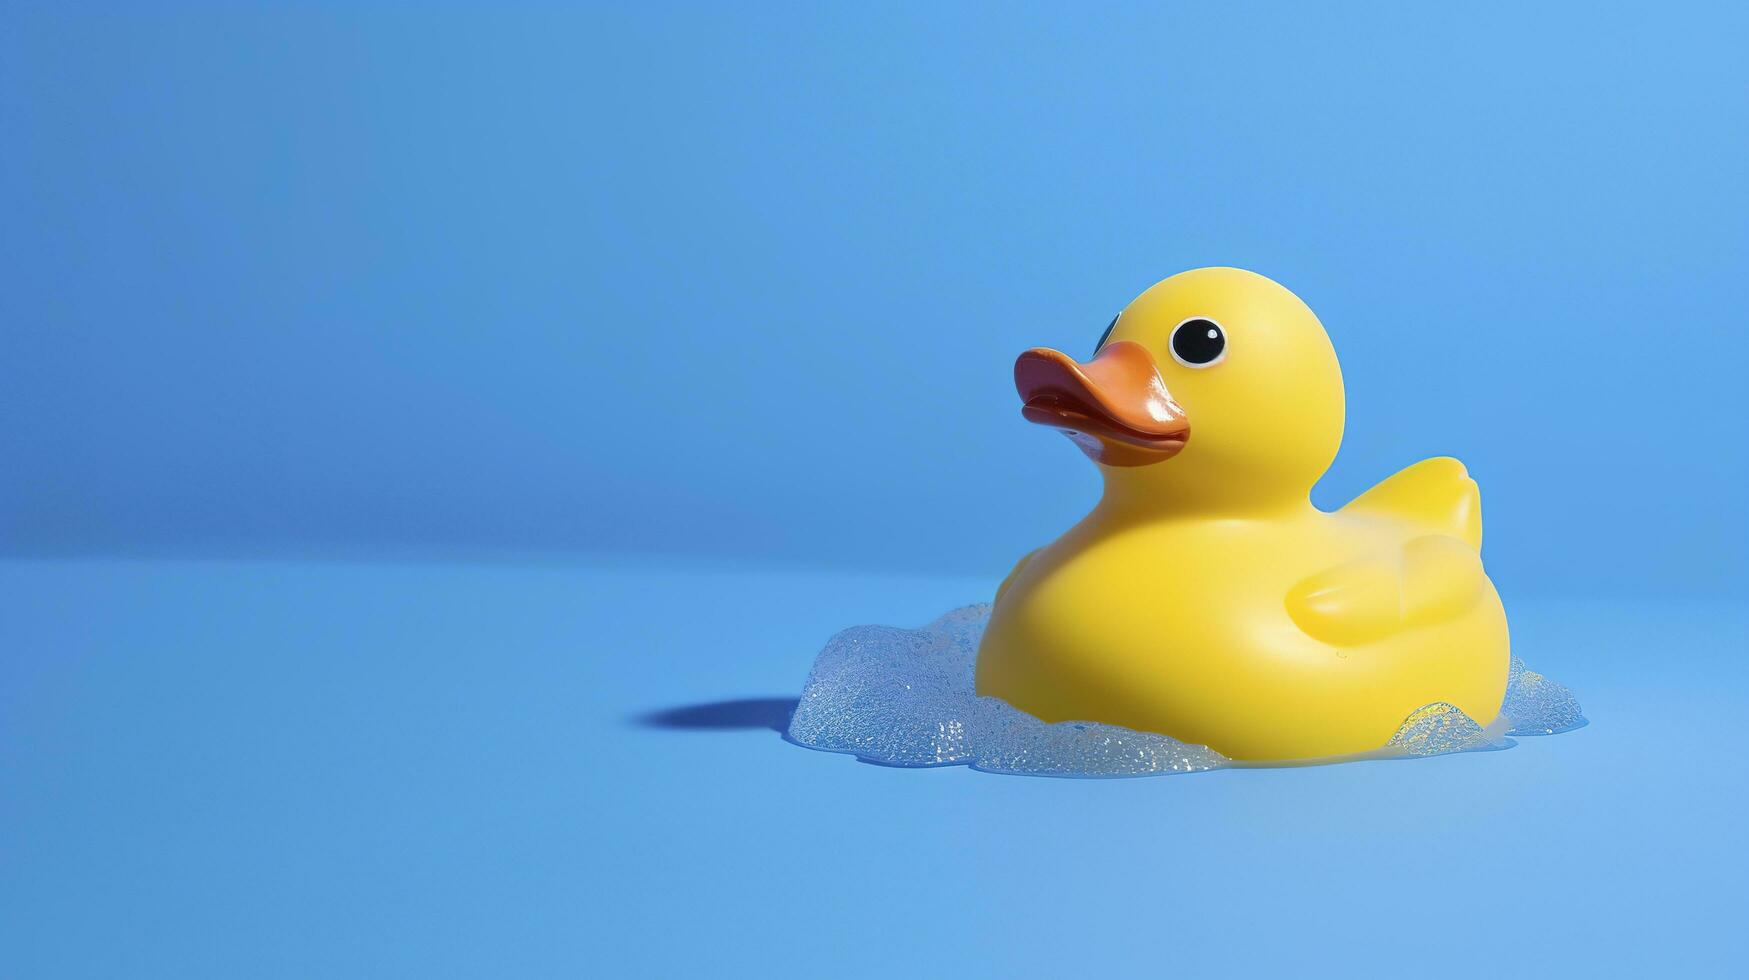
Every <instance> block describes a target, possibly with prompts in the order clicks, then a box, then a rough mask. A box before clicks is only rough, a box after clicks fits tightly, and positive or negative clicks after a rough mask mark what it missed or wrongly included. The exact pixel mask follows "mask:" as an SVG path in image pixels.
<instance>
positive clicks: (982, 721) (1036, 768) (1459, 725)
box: [789, 603, 1584, 776]
mask: <svg viewBox="0 0 1749 980" xmlns="http://www.w3.org/2000/svg"><path fill="white" fill-rule="evenodd" d="M989 618H990V606H989V604H988V603H982V604H979V605H973V606H966V607H964V608H961V609H956V610H954V611H952V612H950V613H947V614H946V615H944V616H942V617H941V618H940V619H937V620H936V621H935V622H933V623H930V624H929V625H928V626H925V627H923V628H922V629H915V630H908V629H897V628H895V627H891V626H858V627H854V628H852V629H847V630H844V631H843V632H841V633H839V634H838V635H837V636H834V637H833V638H832V640H831V642H829V643H827V644H826V648H825V649H824V650H822V651H820V655H819V656H818V657H817V658H816V659H815V661H814V668H813V670H812V672H810V673H809V675H808V682H807V686H806V687H805V688H804V689H803V691H802V696H801V700H800V702H799V703H798V704H797V706H796V711H795V714H794V716H793V717H792V718H791V720H790V727H789V737H790V740H791V741H794V742H796V743H798V744H800V745H805V746H807V747H809V748H814V749H821V750H824V751H828V752H845V753H850V754H854V755H856V756H858V757H859V758H863V759H867V760H869V761H871V762H878V763H882V764H884V765H893V766H912V767H923V766H942V765H970V766H972V767H974V768H977V769H983V770H986V771H989V772H1001V773H1018V774H1026V775H1043V776H1146V775H1152V774H1156V773H1180V772H1202V771H1205V770H1209V769H1220V768H1225V767H1227V766H1231V765H1234V764H1235V763H1234V762H1233V760H1231V759H1228V758H1227V757H1226V756H1224V755H1222V754H1221V753H1219V752H1216V751H1214V750H1213V749H1210V748H1208V747H1207V746H1203V745H1192V744H1189V743H1186V742H1181V741H1179V740H1177V739H1175V738H1169V737H1167V736H1165V735H1157V734H1154V733H1152V732H1137V731H1132V730H1130V729H1127V728H1120V727H1118V726H1116V725H1105V724H1100V723H1098V722H1077V721H1066V722H1058V723H1055V724H1047V723H1045V722H1044V721H1041V720H1040V719H1038V718H1035V717H1033V716H1032V715H1029V714H1027V713H1026V712H1024V711H1020V710H1018V709H1016V708H1015V707H1013V706H1012V705H1009V704H1008V703H1007V702H1005V701H1002V700H1000V699H997V698H991V697H980V696H978V694H977V691H976V689H975V687H974V676H975V673H976V667H977V657H978V641H979V639H980V638H981V637H982V636H983V635H984V627H985V625H986V624H987V623H988V622H989ZM1512 663H1513V665H1512V673H1511V675H1510V679H1509V684H1508V688H1507V692H1506V706H1505V707H1504V708H1503V709H1502V714H1503V715H1506V716H1507V717H1509V718H1510V724H1511V726H1512V734H1553V733H1554V732H1560V731H1567V730H1569V729H1571V728H1576V727H1578V726H1579V725H1582V724H1584V718H1583V717H1582V716H1580V714H1579V704H1578V702H1577V701H1575V700H1574V699H1573V696H1572V694H1571V693H1570V692H1568V691H1567V689H1566V688H1564V687H1562V686H1560V685H1559V684H1556V683H1554V682H1553V681H1550V680H1548V679H1547V678H1545V677H1543V676H1542V675H1540V674H1536V673H1533V672H1531V671H1527V670H1525V669H1524V666H1523V664H1522V663H1520V662H1519V661H1518V660H1517V659H1516V658H1514V660H1513V662H1512ZM1500 727H1501V725H1500V724H1496V725H1493V726H1489V727H1488V728H1486V729H1484V728H1483V727H1482V726H1481V725H1478V724H1476V722H1475V721H1474V720H1473V719H1471V718H1469V717H1468V716H1467V715H1465V714H1464V713H1463V712H1462V711H1460V710H1459V709H1458V708H1456V707H1454V706H1453V705H1450V704H1445V703H1443V702H1436V703H1434V704H1430V705H1427V706H1425V707H1422V708H1420V709H1418V710H1416V711H1415V712H1413V713H1412V714H1410V716H1409V717H1408V718H1407V719H1405V721H1404V723H1403V727H1402V729H1401V730H1399V731H1398V732H1397V734H1396V735H1395V736H1393V737H1392V738H1391V740H1390V742H1389V743H1388V744H1387V745H1385V746H1381V747H1380V749H1379V750H1378V751H1377V752H1374V753H1368V754H1367V756H1363V757H1392V756H1405V755H1409V756H1424V755H1442V754H1446V753H1450V752H1465V751H1472V750H1475V749H1484V748H1499V747H1503V746H1504V745H1509V744H1510V741H1507V742H1504V743H1502V742H1501V741H1500V740H1499V739H1498V737H1497V732H1498V730H1499V728H1500Z"/></svg>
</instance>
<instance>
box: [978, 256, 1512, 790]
mask: <svg viewBox="0 0 1749 980" xmlns="http://www.w3.org/2000/svg"><path fill="white" fill-rule="evenodd" d="M1217 314H1218V315H1219V317H1220V319H1221V322H1222V323H1223V324H1226V326H1225V328H1224V332H1225V334H1227V335H1228V338H1227V339H1223V341H1222V347H1223V350H1222V351H1221V352H1220V353H1219V355H1218V357H1219V359H1220V360H1221V361H1225V362H1226V363H1220V364H1219V366H1218V367H1215V368H1214V369H1213V370H1209V371H1206V372H1199V373H1191V372H1192V371H1196V370H1197V369H1198V368H1199V367H1200V365H1198V364H1196V363H1194V361H1192V362H1189V363H1187V362H1186V361H1185V360H1184V359H1181V358H1179V357H1178V356H1177V355H1176V354H1174V355H1173V357H1172V358H1171V360H1169V361H1168V363H1167V364H1166V365H1159V366H1157V368H1156V371H1157V374H1156V379H1157V380H1159V381H1161V382H1162V384H1163V385H1164V387H1165V388H1166V389H1169V390H1170V392H1171V395H1170V396H1168V397H1166V398H1165V404H1166V405H1167V406H1169V407H1168V408H1167V409H1166V410H1163V411H1155V412H1154V413H1153V415H1154V417H1155V421H1154V422H1152V423H1150V422H1148V421H1147V420H1146V418H1145V417H1144V416H1143V415H1139V414H1138V415H1134V416H1124V415H1122V413H1121V411H1119V410H1117V409H1113V410H1110V411H1108V410H1107V409H1106V407H1105V406H1106V405H1107V403H1115V402H1116V400H1117V398H1119V397H1121V395H1114V394H1113V390H1114V388H1121V387H1122V386H1123V385H1124V384H1128V383H1129V381H1126V380H1124V379H1126V378H1128V379H1129V380H1134V378H1135V377H1140V374H1139V373H1138V372H1139V370H1140V365H1141V360H1140V357H1141V355H1140V353H1139V352H1140V351H1141V350H1145V349H1147V348H1149V347H1153V348H1156V349H1157V348H1158V347H1159V345H1160V344H1161V342H1162V341H1163V340H1164V338H1163V337H1159V336H1155V334H1159V333H1161V332H1162V330H1163V329H1165V330H1169V329H1172V327H1173V326H1174V325H1181V324H1182V323H1183V322H1185V318H1187V317H1191V318H1197V319H1195V320H1194V321H1193V322H1195V323H1197V324H1199V325H1200V324H1203V323H1210V324H1212V323H1213V322H1214V319H1215V316H1216V315H1217ZM1205 316H1206V317H1209V319H1207V320H1204V319H1201V318H1202V317H1205ZM1126 321H1127V323H1126ZM1306 321H1309V323H1308V322H1306ZM1161 324H1166V325H1167V326H1166V327H1164V328H1162V327H1161ZM1117 326H1118V327H1119V328H1120V329H1121V331H1122V332H1114V333H1113V334H1112V341H1111V344H1110V345H1105V346H1106V348H1107V349H1108V350H1109V349H1111V348H1112V347H1113V346H1114V345H1115V346H1116V347H1119V348H1123V349H1119V350H1117V351H1116V352H1115V353H1114V354H1113V355H1112V356H1113V357H1114V358H1124V357H1129V358H1132V359H1133V363H1130V364H1127V365H1120V367H1121V368H1122V370H1119V369H1118V368H1113V367H1112V366H1111V365H1110V364H1106V365H1104V366H1095V365H1097V364H1098V362H1097V361H1096V362H1095V365H1089V366H1087V367H1085V368H1083V367H1081V366H1078V365H1077V366H1075V367H1074V368H1073V369H1070V368H1065V367H1059V366H1053V365H1059V364H1060V362H1055V361H1053V362H1051V363H1049V364H1043V365H1041V364H1037V363H1035V364H1034V365H1033V366H1032V367H1030V368H1025V369H1024V370H1023V371H1022V372H1021V374H1022V375H1023V376H1024V377H1023V382H1022V389H1023V391H1022V393H1023V396H1026V397H1028V405H1029V412H1028V417H1029V418H1034V420H1035V421H1045V422H1047V424H1053V425H1057V426H1058V427H1061V428H1065V429H1069V430H1070V431H1071V433H1072V437H1074V438H1076V440H1077V443H1078V444H1079V445H1081V446H1082V448H1084V449H1086V450H1087V451H1088V453H1089V455H1092V456H1094V458H1095V459H1096V460H1097V461H1099V462H1100V463H1101V464H1102V469H1103V470H1104V471H1105V473H1106V483H1107V486H1106V494H1105V496H1104V498H1103V499H1102V500H1101V502H1100V504H1099V506H1098V507H1097V508H1096V509H1095V510H1094V511H1093V513H1091V514H1090V515H1089V516H1088V517H1087V518H1086V519H1084V520H1083V521H1082V522H1081V523H1080V524H1078V525H1077V526H1076V527H1074V528H1073V529H1071V530H1070V531H1069V532H1068V533H1066V534H1065V535H1063V536H1062V537H1061V538H1059V539H1058V540H1057V541H1055V542H1054V543H1052V544H1050V545H1047V546H1046V547H1044V548H1041V549H1039V550H1038V551H1036V552H1034V553H1032V554H1031V555H1029V556H1027V557H1026V558H1025V559H1022V561H1021V562H1020V564H1019V565H1017V566H1016V568H1015V570H1014V572H1013V573H1011V574H1010V576H1009V578H1008V580H1007V581H1005V582H1004V583H1003V584H1002V587H1001V588H1000V589H999V590H998V593H997V599H996V603H995V608H994V610H993V611H992V615H991V619H990V624H989V627H988V629H987V631H986V633H985V636H984V640H983V644H982V647H981V649H980V653H979V662H978V689H979V691H980V693H984V694H991V695H995V696H997V697H1001V698H1003V699H1005V700H1007V701H1009V702H1011V703H1013V704H1015V705H1017V706H1019V707H1021V708H1023V709H1025V710H1026V711H1028V712H1031V713H1032V714H1035V715H1037V716H1039V717H1041V718H1043V719H1045V720H1046V721H1065V720H1084V721H1099V722H1106V723H1109V724H1116V725H1122V726H1125V727H1129V728H1134V729H1138V730H1145V731H1156V732H1161V733H1163V734H1167V735H1171V736H1173V737H1175V738H1178V739H1180V740H1183V741H1186V742H1193V743H1199V744H1204V745H1208V746H1210V747H1211V748H1214V749H1216V750H1218V751H1220V752H1222V753H1225V754H1226V755H1228V756H1231V757H1233V758H1236V759H1249V760H1272V759H1274V760H1286V759H1304V758H1318V757H1327V756H1337V755H1346V754H1350V753H1358V752H1365V751H1368V750H1372V749H1377V748H1380V747H1382V746H1383V745H1384V744H1385V743H1386V742H1387V741H1388V740H1389V739H1390V737H1391V736H1392V734H1393V733H1394V732H1395V731H1396V730H1397V729H1398V728H1399V727H1401V726H1402V724H1403V723H1404V721H1405V719H1407V718H1408V716H1409V715H1410V714H1411V713H1413V712H1414V711H1416V710H1417V709H1419V708H1421V707H1423V706H1426V705H1428V704H1431V703H1434V702H1440V701H1443V702H1448V703H1451V704H1454V705H1456V706H1457V707H1458V708H1460V709H1462V710H1463V711H1464V712H1465V713H1466V714H1468V715H1469V716H1470V717H1472V718H1474V719H1476V720H1477V721H1478V722H1481V723H1487V722H1489V721H1491V720H1492V719H1493V718H1494V717H1495V715H1496V714H1497V713H1498V711H1499V708H1500V702H1501V699H1502V696H1503V694H1504V691H1505V687H1506V676H1507V664H1508V659H1509V656H1508V640H1507V629H1506V617H1505V613H1504V611H1503V610H1502V607H1501V604H1500V600H1499V597H1498V596H1497V595H1496V594H1495V592H1494V589H1493V586H1492V585H1491V584H1490V583H1489V581H1488V579H1487V576H1486V575H1485V574H1484V573H1483V571H1482V566H1481V560H1480V558H1479V555H1478V548H1479V545H1480V539H1481V517H1480V509H1479V498H1478V494H1477V491H1476V486H1475V484H1474V483H1473V482H1471V481H1470V479H1469V478H1468V475H1467V474H1466V473H1465V472H1464V468H1463V467H1462V465H1461V464H1459V463H1458V462H1457V461H1456V460H1451V459H1432V460H1427V461H1425V462H1423V463H1419V464H1416V465H1415V466H1412V467H1410V468H1408V469H1406V470H1404V471H1402V472H1401V473H1399V474H1397V475H1396V476H1394V477H1392V478H1391V479H1389V480H1386V481H1385V482H1383V483H1381V484H1380V485H1379V486H1377V487H1375V488H1373V489H1372V490H1370V491H1368V492H1367V493H1366V494H1364V495H1362V496H1361V497H1360V498H1358V499H1356V500H1355V501H1354V502H1353V503H1351V504H1350V505H1349V506H1347V507H1345V508H1343V509H1342V510H1340V511H1338V512H1336V513H1325V512H1322V511H1319V510H1317V509H1316V508H1314V507H1313V506H1312V505H1311V503H1310V502H1309V499H1308V496H1307V491H1308V490H1309V488H1310V485H1311V482H1313V481H1315V479H1316V478H1317V476H1318V475H1321V473H1322V471H1323V468H1324V465H1327V463H1328V462H1329V459H1330V457H1332V456H1334V449H1335V440H1336V439H1339V438H1340V424H1341V423H1340V419H1341V407H1340V401H1341V382H1340V374H1339V373H1337V372H1336V371H1335V362H1334V354H1333V353H1330V354H1328V362H1329V363H1328V365H1327V366H1326V365H1325V364H1323V363H1321V362H1322V359H1323V358H1322V356H1321V354H1322V351H1328V349H1329V345H1328V341H1327V340H1326V339H1324V336H1323V332H1322V328H1321V326H1319V325H1318V324H1317V321H1316V319H1315V318H1314V317H1312V316H1311V312H1310V310H1307V309H1305V307H1304V305H1303V304H1300V303H1299V302H1298V300H1297V299H1295V298H1293V297H1292V294H1290V293H1288V292H1287V291H1286V290H1284V289H1281V287H1279V286H1277V285H1275V284H1274V283H1271V282H1269V281H1268V280H1266V279H1263V278H1262V277H1260V276H1255V275H1253V274H1251V273H1244V272H1240V271H1238V270H1231V269H1218V270H1198V271H1197V272H1194V273H1186V274H1184V275H1183V276H1179V277H1174V279H1171V280H1167V281H1166V282H1164V283H1161V284H1160V285H1159V286H1156V287H1154V289H1152V290H1150V291H1149V292H1148V293H1146V294H1144V295H1143V297H1141V298H1140V299H1138V300H1137V301H1136V302H1135V303H1133V304H1132V305H1131V307H1130V308H1129V309H1128V310H1126V311H1125V313H1124V314H1123V315H1122V317H1121V318H1120V320H1119V321H1117ZM1126 327H1127V329H1125V328H1126ZM1197 329H1199V330H1200V329H1202V328H1201V327H1200V326H1199V327H1198V328H1197ZM1314 331H1315V332H1314ZM1211 336H1212V334H1211ZM1131 337H1133V338H1134V339H1133V340H1129V338H1131ZM1126 340H1129V343H1127V344H1126V343H1125V341H1126ZM1174 342H1175V343H1176V341H1174ZM1228 342H1231V343H1232V345H1233V346H1234V348H1235V351H1234V352H1233V356H1232V357H1231V358H1230V359H1228V358H1226V357H1225V353H1226V352H1225V349H1224V348H1225V345H1226V344H1227V343H1228ZM1241 344H1244V345H1245V348H1244V349H1240V345H1241ZM1320 344H1321V345H1322V349H1321V350H1320ZM1132 348H1133V349H1132ZM1270 348H1277V350H1276V353H1277V354H1279V355H1280V359H1279V364H1278V366H1286V367H1288V368H1290V369H1291V370H1289V372H1288V373H1287V374H1285V375H1284V374H1283V373H1282V372H1281V371H1280V370H1273V371H1272V370H1270V367H1271V365H1270V364H1269V363H1268V362H1269V360H1270V357H1269V356H1267V355H1266V354H1265V353H1264V351H1266V350H1268V349H1270ZM1280 348H1286V349H1285V350H1282V349H1280ZM1177 349H1178V348H1177V347H1174V348H1173V350H1174V351H1176V350H1177ZM1187 349H1188V350H1189V357H1190V358H1192V359H1194V358H1195V357H1197V356H1199V355H1198V354H1197V352H1196V351H1195V350H1194V349H1189V348H1187ZM1053 353H1054V352H1053ZM1205 353H1206V352H1205ZM1242 354H1246V355H1249V356H1248V357H1247V360H1248V361H1250V362H1251V363H1250V365H1249V366H1248V367H1247V366H1243V364H1242V362H1241V361H1240V356H1241V355H1242ZM1041 356H1042V355H1041ZM1055 356H1056V357H1057V358H1062V356H1061V355H1055ZM1062 360H1063V361H1067V359H1066V358H1063V359H1062ZM1098 360H1099V361H1104V360H1106V358H1105V357H1101V358H1100V359H1098ZM1155 360H1156V362H1158V361H1159V360H1162V359H1160V358H1156V359H1155ZM1174 361H1175V362H1177V363H1176V365H1174V364H1173V363H1172V362H1174ZM1024 362H1025V359H1024V358H1023V364H1024ZM1068 363H1069V364H1071V365H1072V364H1073V362H1068ZM1172 366H1177V367H1179V368H1180V370H1179V371H1171V370H1169V368H1170V367H1172ZM1222 368H1226V369H1227V370H1228V375H1227V376H1226V377H1225V378H1217V376H1216V373H1215V372H1216V371H1218V370H1221V369H1222ZM1185 369H1189V370H1185ZM1025 371H1033V372H1034V375H1033V376H1025ZM1052 371H1057V372H1059V373H1057V374H1052V373H1051V372H1052ZM1039 372H1043V373H1042V374H1040V373H1039ZM1063 372H1066V373H1063ZM1126 372H1127V373H1126ZM1241 372H1245V373H1241ZM1040 378H1044V379H1045V380H1044V381H1041V380H1040ZM1114 378H1115V379H1117V380H1116V381H1114V380H1113V379H1114ZM1052 379H1055V380H1052ZM1063 379H1067V381H1066V382H1064V381H1063ZM1047 382H1049V383H1047ZM1058 382H1063V383H1058ZM1077 386H1079V387H1077ZM1144 387H1145V386H1144ZM1029 390H1030V392H1031V394H1030V395H1029V394H1028V392H1029ZM1041 392H1042V393H1043V394H1040V393H1041ZM1280 399H1286V400H1287V402H1288V404H1286V406H1285V410H1283V409H1284V406H1283V405H1282V404H1281V403H1280ZM1331 402H1334V412H1333V413H1332V411H1331V408H1332V406H1331ZM1217 412H1220V413H1242V414H1243V418H1241V419H1239V420H1238V421H1236V422H1235V421H1233V420H1232V419H1231V417H1229V418H1228V419H1227V423H1226V424H1222V420H1221V419H1220V418H1219V417H1218V416H1217V414H1216V413H1217ZM1051 413H1054V417H1045V416H1047V415H1050V414H1051ZM1185 418H1188V419H1189V425H1190V426H1194V428H1192V429H1190V431H1189V432H1188V433H1186V432H1184V431H1183V430H1185V429H1186V428H1188V427H1187V426H1186V425H1185V423H1184V419H1185ZM1332 419H1333V420H1334V425H1333V426H1332V425H1331V424H1330V422H1331V420H1332ZM1150 425H1152V426H1153V428H1149V426H1150ZM1168 429H1171V430H1173V433H1176V434H1173V433H1166V434H1162V433H1165V430H1168ZM1332 429H1333V431H1331V430H1332ZM1271 434H1273V435H1274V436H1275V437H1277V438H1282V439H1286V440H1287V442H1286V443H1284V444H1283V445H1282V448H1283V450H1284V451H1283V452H1281V453H1279V454H1273V453H1270V452H1269V451H1268V450H1269V446H1268V445H1267V444H1264V445H1261V446H1259V445H1256V442H1257V440H1258V439H1259V437H1264V438H1267V437H1269V436H1270V435H1271ZM1144 437H1146V438H1144ZM1148 439H1152V440H1154V441H1153V442H1152V443H1150V442H1149V441H1148ZM1166 439H1176V440H1177V446H1176V447H1175V448H1173V447H1170V446H1168V447H1167V448H1166V449H1165V450H1161V449H1159V448H1158V447H1159V446H1160V445H1164V443H1163V442H1162V440H1166ZM1150 446H1154V447H1155V448H1154V450H1153V451H1154V452H1156V454H1159V453H1162V452H1163V453H1164V455H1163V456H1161V457H1160V458H1159V459H1149V458H1147V452H1148V451H1150V450H1149V447H1150ZM1199 450H1203V451H1202V452H1201V453H1199ZM1326 451H1327V452H1326ZM1138 453H1139V454H1141V455H1140V456H1138V455H1136V454H1138ZM1173 457H1176V458H1173ZM1320 458H1321V459H1322V461H1323V465H1317V466H1316V467H1315V468H1313V467H1312V466H1309V465H1308V463H1309V462H1316V461H1317V460H1318V459H1320ZM1114 460H1115V461H1114ZM1199 460H1200V462H1199ZM1272 467H1273V468H1272Z"/></svg>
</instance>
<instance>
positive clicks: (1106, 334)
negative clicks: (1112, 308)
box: [1093, 313, 1123, 354]
mask: <svg viewBox="0 0 1749 980" xmlns="http://www.w3.org/2000/svg"><path fill="white" fill-rule="evenodd" d="M1118 316H1123V314H1122V313H1119V314H1118V315H1117V316H1114V317H1112V318H1111V322H1110V323H1108V324H1106V325H1105V332H1104V333H1102V334H1100V335H1099V343H1097V344H1094V345H1093V353H1095V354H1097V353H1099V348H1101V347H1104V346H1105V342H1106V341H1108V340H1110V339H1111V331H1112V330H1113V329H1114V328H1116V327H1117V317H1118Z"/></svg>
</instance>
